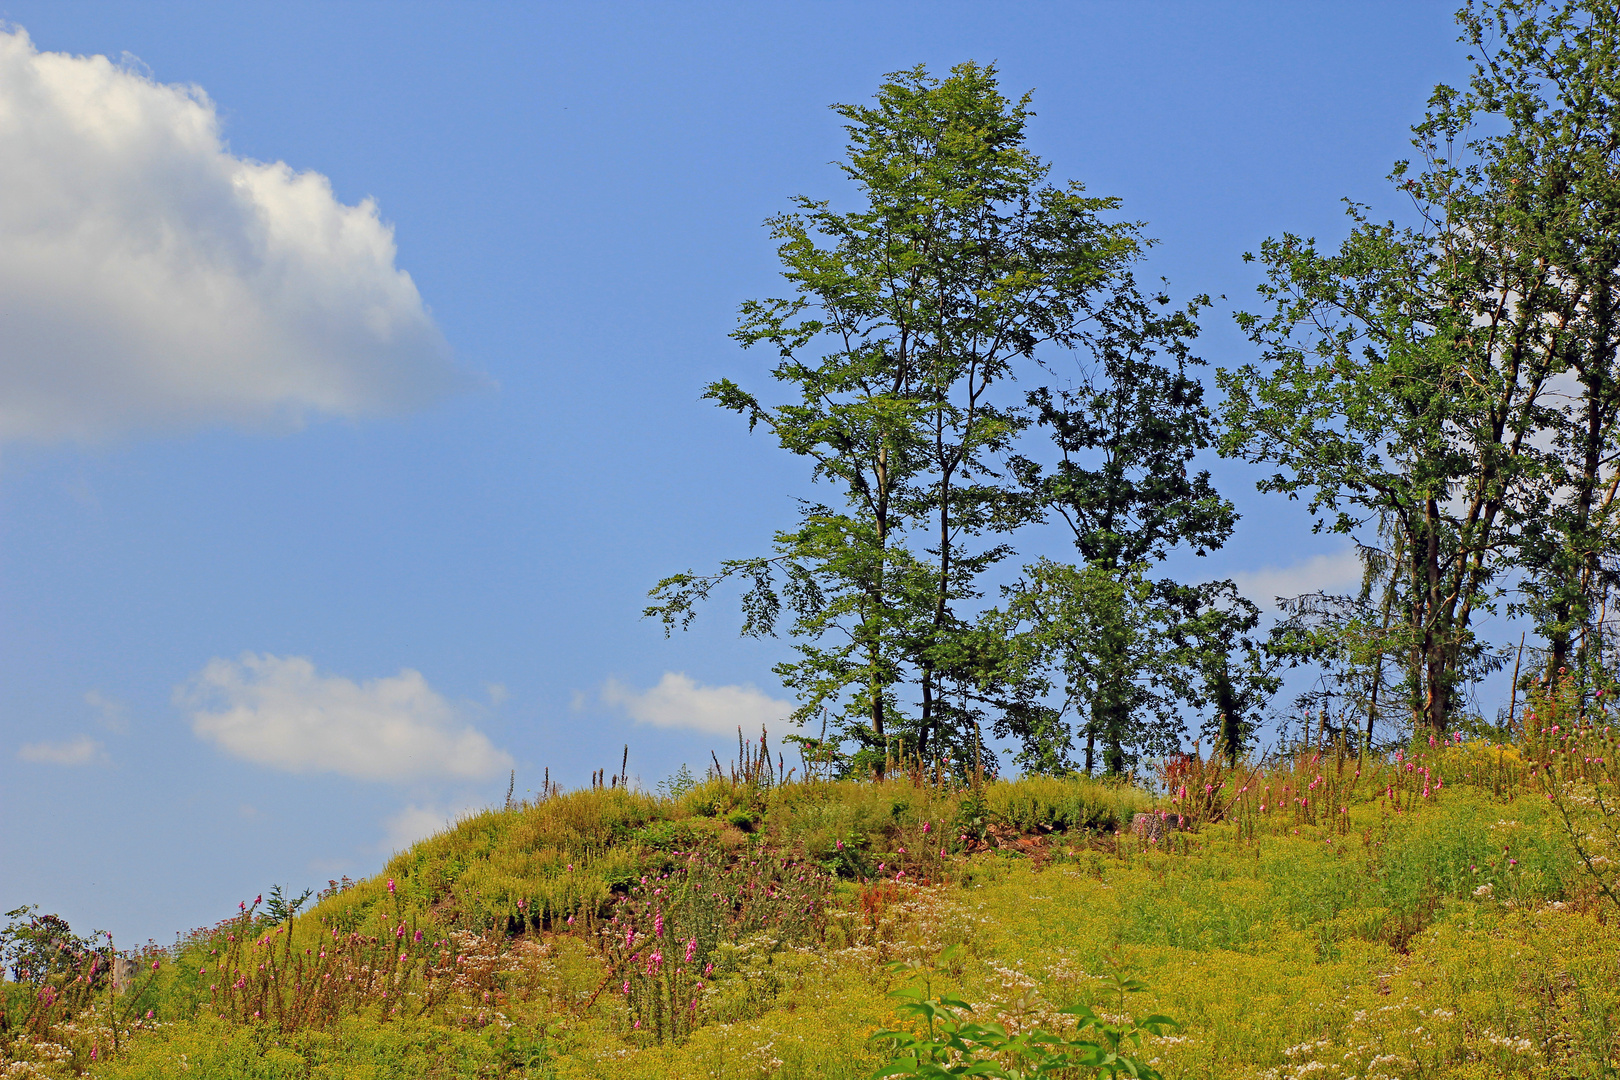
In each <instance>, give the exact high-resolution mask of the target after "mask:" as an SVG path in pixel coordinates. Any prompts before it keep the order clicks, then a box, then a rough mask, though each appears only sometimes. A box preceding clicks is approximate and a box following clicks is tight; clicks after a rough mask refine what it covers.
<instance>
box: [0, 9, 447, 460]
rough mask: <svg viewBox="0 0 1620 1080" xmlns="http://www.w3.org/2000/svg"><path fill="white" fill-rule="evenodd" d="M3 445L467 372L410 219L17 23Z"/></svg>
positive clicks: (6, 198)
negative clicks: (401, 246) (229, 141)
mask: <svg viewBox="0 0 1620 1080" xmlns="http://www.w3.org/2000/svg"><path fill="white" fill-rule="evenodd" d="M0 237H3V238H4V243H0V441H5V440H18V439H26V440H34V441H41V442H52V441H61V440H77V441H86V442H94V441H99V440H103V439H106V438H108V437H111V436H116V435H119V434H122V433H125V432H130V431H139V430H152V429H164V430H173V429H183V428H194V427H198V426H209V425H217V424H236V425H241V426H246V427H253V428H259V427H265V426H270V427H283V428H284V427H287V426H295V425H297V424H298V423H300V422H301V421H303V420H304V419H306V418H307V417H309V416H311V415H335V416H360V415H366V414H374V413H382V412H393V411H398V410H403V409H409V408H412V407H415V406H417V405H421V404H424V403H426V402H427V401H430V400H432V399H434V398H436V397H438V396H440V395H441V394H443V393H444V392H446V391H447V390H449V389H451V388H453V387H454V386H455V385H457V384H458V382H459V381H460V377H459V376H458V375H457V374H456V373H455V370H454V368H453V365H452V363H451V360H450V352H449V348H448V346H447V345H446V344H445V341H444V339H443V337H442V335H441V334H440V333H439V331H438V329H437V327H435V326H434V324H433V320H432V319H431V317H430V316H429V315H428V312H427V310H426V308H425V307H424V306H423V304H422V298H421V296H420V295H419V294H418V293H417V290H416V286H415V284H414V283H413V282H412V281H411V278H410V275H408V274H406V273H405V272H404V271H403V270H400V269H397V268H396V267H395V265H394V259H395V253H396V249H395V245H394V236H393V230H392V228H391V227H390V226H389V225H387V224H386V223H384V222H383V221H382V220H381V219H380V217H379V216H378V212H377V206H376V204H375V203H373V202H372V201H371V200H369V199H367V200H364V201H362V202H361V203H360V204H359V205H357V206H348V205H345V204H343V203H341V202H339V201H338V200H337V199H336V197H335V196H334V195H333V192H332V185H331V183H330V181H328V180H327V178H326V177H325V176H322V175H321V174H319V173H316V172H295V171H294V170H293V169H292V168H290V167H289V166H288V165H286V164H285V163H282V162H275V163H265V162H259V161H250V160H247V159H244V158H241V157H238V156H236V155H234V154H232V153H231V152H230V149H229V147H228V146H227V145H226V143H225V141H224V139H223V136H222V134H221V125H220V118H219V115H218V112H217V111H216V109H215V106H214V103H213V102H212V101H210V100H209V98H208V96H207V94H205V93H204V92H203V91H202V90H201V89H199V88H197V87H195V86H173V85H164V84H162V83H158V82H155V81H153V80H152V79H151V78H150V77H149V76H148V75H146V74H143V73H141V72H139V71H137V70H135V69H134V68H133V66H132V65H128V64H124V65H120V64H115V63H113V62H112V61H110V60H108V59H107V58H106V57H104V56H70V55H67V54H65V53H52V52H40V51H38V50H37V49H36V48H35V47H34V44H33V42H32V41H30V40H29V37H28V35H27V33H26V32H24V31H23V30H21V29H15V30H12V31H10V32H6V31H4V30H0Z"/></svg>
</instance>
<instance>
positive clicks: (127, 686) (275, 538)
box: [0, 0, 1464, 943]
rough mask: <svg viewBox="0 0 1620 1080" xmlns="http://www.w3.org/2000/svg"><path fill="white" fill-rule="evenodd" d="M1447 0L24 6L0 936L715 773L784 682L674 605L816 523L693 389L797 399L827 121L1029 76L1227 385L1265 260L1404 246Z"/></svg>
mask: <svg viewBox="0 0 1620 1080" xmlns="http://www.w3.org/2000/svg"><path fill="white" fill-rule="evenodd" d="M1451 10H1452V8H1451V5H1450V4H1449V3H1416V2H1410V0H1408V2H1402V3H1363V4H1355V5H1327V4H1293V5H1279V4H1214V3H1211V4H1191V3H1141V4H1125V3H1095V4H1090V3H1067V4H1058V3H1052V4H1020V5H1012V4H1005V5H985V4H952V3H930V4H926V5H922V4H918V5H911V4H870V3H859V4H857V3H817V4H769V3H767V4H759V3H748V4H735V5H724V4H683V5H628V4H599V5H544V4H525V5H516V4H512V5H494V4H475V3H467V4H455V5H448V4H446V5H421V4H400V3H391V4H386V5H384V4H358V3H357V4H345V5H304V4H296V3H286V2H278V3H276V4H273V5H271V4H250V3H235V4H229V5H219V4H196V5H184V4H166V5H152V4H144V3H141V4H113V3H97V4H77V3H71V2H62V0H50V2H38V3H32V2H8V0H0V17H3V18H4V19H5V20H7V21H8V25H9V29H10V34H8V35H7V41H9V42H10V45H9V46H7V49H8V50H9V51H5V50H0V53H3V57H0V103H4V104H6V105H7V106H8V107H9V109H10V111H9V112H7V110H6V109H0V114H4V115H6V116H9V119H8V120H3V121H0V140H9V141H10V146H9V148H7V149H0V189H3V190H4V195H3V197H0V202H4V203H8V204H9V207H10V209H8V210H0V286H3V288H0V320H7V321H6V323H5V325H6V326H7V327H9V329H7V331H6V333H7V334H8V335H9V336H10V338H11V340H10V341H9V342H7V343H0V398H9V401H0V823H3V826H4V827H3V829H0V910H3V909H4V908H9V907H13V906H16V905H18V904H21V903H25V902H32V903H39V904H41V905H43V906H44V907H45V908H46V909H47V910H56V911H60V912H61V913H62V914H63V915H65V916H66V917H68V918H69V919H70V920H71V921H72V922H73V923H74V925H75V926H82V927H85V928H88V927H90V926H97V927H102V928H106V929H110V930H112V931H114V932H115V934H117V935H119V937H120V939H121V940H122V941H124V942H125V943H129V942H132V941H133V940H138V939H144V938H146V937H149V936H150V937H155V938H158V939H159V940H163V939H165V938H167V937H168V936H169V935H172V934H173V933H174V932H176V931H178V930H182V929H185V928H188V927H190V926H193V925H198V924H201V923H204V922H208V921H211V920H213V919H215V918H218V917H220V916H221V915H223V914H225V913H227V912H228V911H230V910H234V907H235V903H236V901H237V900H239V899H242V898H244V897H248V898H251V896H252V895H254V894H255V893H258V892H261V891H264V890H266V889H267V888H268V887H269V885H270V884H272V883H275V882H281V883H287V884H291V885H293V886H294V887H295V888H301V887H303V886H305V885H319V884H322V883H324V881H325V880H326V879H327V878H329V877H336V876H338V875H340V874H344V873H347V874H350V875H360V874H365V873H370V872H374V871H375V870H376V869H377V868H378V867H379V866H380V865H381V863H382V861H383V860H384V858H385V857H386V855H387V854H388V852H389V851H391V850H392V849H393V848H394V847H395V846H397V845H399V844H402V843H405V842H407V841H409V840H410V839H412V838H414V837H415V836H419V835H421V834H422V833H423V832H425V831H430V830H431V829H432V828H434V827H435V826H436V825H437V824H439V823H442V821H444V820H445V818H446V817H447V816H450V815H453V814H454V813H456V812H457V811H459V810H461V809H463V808H465V807H468V806H477V805H483V804H487V803H490V802H494V801H498V800H499V799H500V798H501V796H502V795H503V794H504V788H505V784H506V781H507V776H508V770H509V769H515V770H516V775H517V786H518V789H519V792H520V793H521V792H523V791H525V790H529V789H533V788H538V786H539V784H540V778H541V776H542V775H543V771H544V770H546V769H549V770H550V775H551V776H552V778H553V779H554V780H557V781H559V782H561V783H563V784H580V783H584V782H586V781H587V779H588V776H589V774H590V771H591V770H592V769H595V768H598V767H602V766H617V764H618V761H619V755H620V752H621V747H622V746H623V745H624V744H626V743H628V744H629V745H630V747H631V758H630V771H631V773H632V775H635V776H639V777H640V778H641V780H642V782H643V783H645V784H647V785H649V786H650V785H651V784H653V783H655V782H656V781H657V780H658V779H660V778H662V777H664V776H666V775H668V774H669V773H670V772H672V771H673V770H675V769H676V768H677V767H678V766H679V765H680V764H681V763H682V762H690V763H692V765H693V766H694V767H697V766H698V765H699V764H700V763H701V762H703V761H706V760H707V759H708V756H709V752H710V749H711V748H715V749H718V750H719V751H720V752H721V756H722V757H724V756H725V751H726V748H727V746H728V745H729V744H728V739H727V737H726V736H725V735H723V734H716V731H717V730H723V729H724V728H725V726H726V725H727V724H730V723H732V722H734V721H735V720H737V719H739V718H741V719H748V718H751V717H755V716H758V715H761V714H762V711H763V712H769V711H770V710H771V709H772V708H773V706H772V704H771V702H772V700H773V699H780V698H784V697H785V696H786V695H785V694H784V692H783V691H782V689H781V687H780V686H779V685H777V684H776V683H775V682H774V681H773V677H772V676H771V673H770V667H771V665H772V664H773V663H774V662H775V661H776V660H777V659H779V658H781V657H783V656H784V655H785V652H786V650H785V647H784V646H783V645H781V644H780V643H775V642H754V641H744V640H739V639H738V638H737V637H736V634H735V630H736V619H735V614H734V609H733V608H731V607H728V606H727V605H726V604H725V603H723V602H722V603H719V604H716V605H715V607H714V609H713V610H712V611H708V612H705V613H704V615H703V617H701V618H700V620H699V622H698V624H697V625H696V627H695V628H694V630H693V631H692V632H690V633H688V634H685V635H680V636H677V637H675V638H672V639H669V640H666V639H665V638H664V637H663V636H662V633H661V631H660V629H659V627H658V626H656V625H655V624H653V623H649V622H646V621H643V620H641V619H640V618H639V611H640V609H641V607H642V605H643V603H644V596H645V592H646V590H647V588H648V587H649V586H650V585H651V584H652V583H653V582H654V581H656V580H657V579H658V578H660V577H662V576H664V575H665V574H668V573H670V572H672V571H675V570H680V569H685V568H688V567H702V566H705V565H709V564H712V563H713V562H715V561H717V560H718V559H720V558H724V557H729V556H736V555H745V554H750V553H752V552H755V551H758V550H760V548H761V547H762V546H763V545H764V544H765V543H766V542H768V539H769V536H770V534H771V532H772V530H773V529H775V528H778V527H780V526H782V525H783V524H785V523H786V522H787V521H788V520H789V518H790V515H791V513H792V508H793V507H792V501H791V500H792V498H793V496H794V495H795V494H798V493H800V492H802V491H804V490H805V484H804V479H805V477H804V470H803V469H802V467H801V465H800V464H799V463H798V462H796V461H792V460H787V459H786V458H785V457H784V456H783V455H781V454H780V453H779V452H777V451H775V450H773V449H772V448H771V446H770V445H769V444H768V443H767V442H766V441H765V440H764V439H762V438H750V437H749V436H748V435H747V433H746V431H745V430H744V428H743V425H742V424H740V423H739V422H737V420H736V419H735V418H734V417H733V416H731V415H729V414H724V413H721V412H720V411H719V410H716V409H714V408H713V407H712V406H711V405H708V404H706V403H704V402H701V401H699V400H698V395H699V393H700V390H701V387H702V386H703V385H704V384H705V383H706V382H708V381H709V380H711V379H714V378H717V377H720V376H727V375H729V376H731V377H734V378H736V379H738V381H740V382H744V383H750V384H754V385H759V384H760V383H761V381H762V373H763V371H764V368H765V362H766V358H765V357H764V356H760V355H754V354H747V353H743V352H741V351H739V350H738V349H737V348H736V347H735V346H734V345H733V343H731V342H730V341H729V340H728V338H727V336H726V335H727V333H728V331H729V330H730V329H731V327H732V324H733V319H734V315H735V311H736V307H737V305H738V303H739V302H740V301H742V300H744V299H746V298H749V297H754V296H763V295H767V294H772V293H774V292H775V291H776V289H777V279H776V277H775V273H776V271H775V265H774V255H773V252H772V249H771V245H770V243H769V242H768V238H767V237H766V235H765V231H764V230H763V228H762V227H761V222H762V221H763V219H764V218H765V217H766V216H767V215H769V214H772V213H775V212H778V211H780V210H782V209H784V208H785V207H786V205H787V200H788V197H789V196H791V195H794V194H798V193H803V194H808V195H813V196H817V197H830V198H835V199H838V198H844V197H846V192H845V191H844V189H843V188H842V186H841V181H840V178H839V176H838V174H837V172H836V170H835V169H834V168H833V167H832V166H831V165H830V164H829V163H830V162H832V161H833V160H834V159H835V158H836V157H838V156H839V154H840V151H841V147H842V132H841V130H840V128H839V125H838V121H837V118H836V117H835V116H834V115H833V114H832V113H830V112H829V111H828V109H827V106H828V105H829V104H830V103H833V102H838V101H856V100H860V99H863V98H866V97H868V96H869V95H870V94H871V93H872V92H873V91H874V90H875V89H876V87H877V84H878V82H879V81H880V79H881V76H882V75H883V74H884V73H886V72H889V71H893V70H896V69H899V68H903V67H909V66H912V65H914V64H917V63H919V62H921V63H927V64H928V65H930V66H931V67H933V68H935V69H936V70H940V71H943V70H944V69H945V68H947V67H948V66H950V65H951V64H953V63H956V62H959V61H961V60H965V59H976V60H979V61H981V62H994V63H996V64H997V65H998V66H999V68H1000V71H1001V74H1002V78H1003V84H1004V86H1005V87H1006V88H1007V89H1008V90H1010V91H1015V92H1016V91H1022V90H1024V89H1033V90H1034V92H1035V109H1036V111H1037V113H1038V117H1037V119H1036V120H1035V121H1034V122H1033V125H1032V128H1031V143H1032V145H1033V147H1034V149H1035V150H1036V151H1037V152H1038V153H1040V154H1042V155H1043V156H1044V157H1046V158H1047V159H1048V160H1049V161H1051V162H1052V164H1053V166H1054V174H1055V176H1056V177H1058V178H1062V179H1068V178H1074V179H1080V180H1082V181H1084V182H1085V183H1086V185H1087V186H1088V188H1090V189H1091V190H1092V191H1093V192H1096V193H1099V194H1110V195H1118V196H1120V197H1122V198H1123V199H1124V200H1125V208H1124V213H1125V214H1126V215H1127V216H1129V217H1132V218H1138V219H1145V220H1146V221H1147V222H1149V227H1148V233H1149V234H1150V235H1152V236H1154V237H1157V238H1158V239H1159V240H1160V241H1161V243H1160V245H1159V246H1158V247H1157V248H1155V249H1154V252H1153V254H1152V257H1151V259H1150V260H1149V263H1148V266H1147V268H1146V273H1147V274H1149V275H1161V274H1162V275H1164V276H1166V277H1168V278H1170V279H1171V282H1172V288H1173V289H1174V290H1175V291H1176V292H1177V293H1178V294H1179V295H1183V296H1185V295H1188V294H1191V293H1194V292H1203V291H1207V292H1210V293H1213V294H1217V295H1221V294H1224V296H1225V297H1227V298H1229V299H1228V300H1225V301H1222V302H1218V303H1217V307H1216V310H1215V312H1214V313H1212V314H1211V315H1210V317H1209V318H1208V320H1207V323H1206V326H1207V329H1206V333H1205V335H1204V338H1203V339H1202V345H1203V349H1202V351H1203V354H1204V356H1205V357H1206V358H1208V359H1209V360H1210V361H1211V363H1212V364H1215V365H1220V364H1235V363H1239V362H1242V361H1243V360H1244V359H1246V358H1247V357H1248V356H1249V355H1250V354H1249V352H1248V350H1247V349H1246V347H1245V343H1244V341H1243V340H1242V338H1241V337H1240V336H1239V335H1238V334H1237V333H1236V332H1235V331H1234V330H1233V329H1232V326H1231V318H1230V313H1231V311H1232V310H1233V309H1234V307H1235V306H1236V305H1238V304H1241V303H1244V302H1246V301H1247V299H1248V298H1249V297H1251V296H1252V295H1253V287H1254V284H1255V280H1256V278H1255V271H1254V268H1253V267H1251V266H1245V264H1244V263H1243V262H1242V261H1241V255H1242V253H1243V252H1244V251H1246V250H1252V249H1254V248H1256V247H1257V245H1258V244H1259V242H1260V240H1261V239H1263V238H1264V237H1265V236H1267V235H1271V234H1275V233H1279V232H1281V231H1284V230H1290V231H1294V232H1298V233H1303V234H1307V235H1316V236H1320V237H1322V238H1324V239H1332V238H1336V237H1338V236H1339V235H1341V234H1342V233H1343V231H1344V218H1343V214H1342V209H1341V205H1340V203H1339V200H1340V199H1341V197H1345V196H1349V197H1351V198H1354V199H1357V200H1360V201H1365V202H1371V203H1373V204H1374V205H1375V206H1379V207H1381V208H1387V211H1388V212H1393V211H1395V210H1398V207H1396V206H1394V205H1393V204H1392V203H1391V202H1390V200H1389V197H1388V194H1387V192H1386V188H1385V185H1384V183H1383V177H1384V175H1385V174H1386V173H1387V172H1388V168H1389V165H1390V163H1391V162H1392V161H1393V160H1395V159H1397V158H1399V157H1402V156H1404V155H1405V154H1406V152H1407V150H1408V144H1407V141H1406V140H1407V133H1406V128H1407V125H1408V124H1410V123H1411V122H1412V121H1413V120H1415V119H1416V118H1418V116H1419V115H1420V114H1421V111H1422V107H1423V103H1424V100H1425V98H1426V97H1427V95H1428V92H1429V89H1430V88H1431V87H1432V85H1433V84H1434V83H1435V82H1436V81H1439V80H1442V79H1453V80H1455V79H1457V78H1459V77H1460V75H1461V74H1462V73H1463V70H1464V68H1463V59H1462V50H1461V47H1460V46H1458V45H1456V44H1455V43H1454V38H1455V31H1454V29H1453V23H1452V20H1451ZM21 33H26V35H27V38H28V39H29V40H28V41H23V40H22V38H21V37H20V36H19V35H20V34H21ZM51 54H65V55H54V56H53V55H51ZM95 56H104V57H110V58H111V59H112V61H113V63H111V64H106V63H97V62H95V61H92V60H89V59H87V58H90V57H95ZM75 58H76V59H75ZM177 86H179V87H195V88H197V89H196V90H193V91H182V90H176V89H174V87H177ZM41 88H44V89H43V90H41ZM199 91H200V93H199ZM204 95H205V96H204ZM7 98H9V99H10V100H9V101H6V100H5V99H7ZM109 118H111V119H109ZM92 121H94V122H92ZM97 124H100V125H102V126H101V127H98V126H97ZM107 124H112V125H113V126H114V128H115V129H116V130H114V131H112V133H111V134H109V133H108V131H107V130H106V125H107ZM215 124H217V130H216V129H215V128H214V127H211V126H210V125H215ZM8 125H9V126H8ZM7 158H9V161H10V164H9V165H8V164H6V163H5V161H4V159H7ZM278 163H285V166H286V168H277V164H278ZM7 185H9V187H7ZM327 185H329V187H328V186H327ZM244 193H245V194H244ZM367 200H370V202H367ZM160 226H162V227H160ZM390 230H391V232H390ZM244 245H246V246H244ZM255 245H257V246H255ZM390 245H393V247H392V248H391V247H390ZM248 248H252V250H253V251H254V252H257V254H256V255H252V256H251V257H250V255H244V254H243V251H245V250H247V249H248ZM109 252H111V253H112V254H109ZM266 252H268V253H269V254H268V255H266V254H265V253H266ZM401 272H403V274H402V273H401ZM403 275H408V278H406V277H405V276H403ZM7 292H9V294H10V295H9V297H7V295H6V294H7ZM7 369H9V371H8V370H7ZM1211 466H1212V467H1213V468H1214V469H1215V472H1216V475H1217V478H1218V479H1219V481H1220V482H1221V484H1222V485H1223V489H1224V490H1225V491H1226V493H1227V494H1228V495H1230V497H1232V498H1233V499H1234V500H1235V501H1236V502H1237V503H1238V505H1239V508H1240V509H1241V510H1242V512H1243V514H1244V520H1243V522H1242V524H1241V525H1240V527H1239V531H1238V533H1237V535H1236V537H1235V538H1234V542H1233V543H1232V544H1231V545H1229V547H1228V548H1227V549H1225V550H1223V551H1221V552H1218V553H1216V554H1215V555H1213V556H1212V557H1211V558H1209V559H1207V560H1203V563H1204V564H1205V565H1203V566H1200V567H1197V568H1195V571H1194V572H1197V573H1199V574H1200V575H1201V576H1203V577H1215V576H1223V575H1238V576H1239V579H1240V581H1242V582H1244V583H1245V584H1246V585H1247V586H1248V587H1249V588H1250V590H1251V592H1253V593H1255V594H1256V595H1257V598H1260V594H1264V593H1267V592H1270V591H1272V590H1273V588H1275V589H1276V590H1277V591H1284V587H1285V586H1295V585H1298V586H1301V587H1304V586H1309V585H1312V584H1332V583H1333V582H1334V580H1335V576H1336V575H1337V577H1339V578H1342V577H1343V575H1344V572H1345V566H1346V564H1345V561H1344V559H1343V558H1342V555H1341V552H1342V548H1341V547H1340V545H1339V544H1338V543H1336V542H1334V541H1332V540H1329V539H1326V538H1321V537H1313V536H1311V535H1310V533H1309V531H1308V524H1307V522H1306V521H1305V519H1304V518H1303V516H1302V515H1301V514H1300V513H1299V512H1298V510H1297V508H1295V507H1290V506H1289V505H1287V504H1286V503H1280V502H1277V501H1274V500H1272V499H1269V498H1265V497H1261V496H1258V495H1256V494H1255V493H1254V492H1253V490H1252V476H1250V475H1248V474H1247V473H1246V472H1245V471H1244V470H1243V469H1241V468H1237V467H1234V466H1231V465H1227V464H1223V463H1219V462H1212V463H1211ZM1039 542H1040V541H1036V543H1037V544H1038V543H1039ZM1313 560H1314V561H1313ZM1294 591H1299V590H1298V589H1295V590H1294ZM733 738H734V737H733ZM368 740H369V741H368Z"/></svg>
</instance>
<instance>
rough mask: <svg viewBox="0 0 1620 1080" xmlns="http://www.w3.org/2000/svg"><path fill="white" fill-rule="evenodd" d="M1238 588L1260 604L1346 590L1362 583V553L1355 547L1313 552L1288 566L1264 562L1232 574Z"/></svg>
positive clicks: (1271, 604) (1274, 603)
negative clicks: (1253, 567)
mask: <svg viewBox="0 0 1620 1080" xmlns="http://www.w3.org/2000/svg"><path fill="white" fill-rule="evenodd" d="M1232 580H1233V581H1234V582H1236V583H1237V587H1238V591H1239V592H1241V593H1242V594H1243V595H1244V596H1247V597H1248V598H1249V599H1251V600H1253V601H1254V602H1255V603H1257V604H1259V605H1261V606H1262V607H1275V606H1276V601H1277V598H1278V597H1282V598H1284V599H1288V598H1292V597H1295V596H1303V595H1304V594H1306V593H1313V592H1330V593H1331V592H1345V591H1348V590H1351V589H1355V588H1357V587H1359V586H1360V584H1361V557H1360V556H1359V555H1357V554H1356V549H1355V548H1346V549H1344V550H1343V551H1339V552H1335V553H1334V554H1332V555H1315V556H1312V557H1311V558H1309V559H1305V560H1303V561H1301V562H1296V563H1291V564H1290V565H1288V566H1266V567H1262V568H1261V569H1259V570H1249V571H1244V572H1241V573H1236V574H1233V575H1232Z"/></svg>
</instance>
